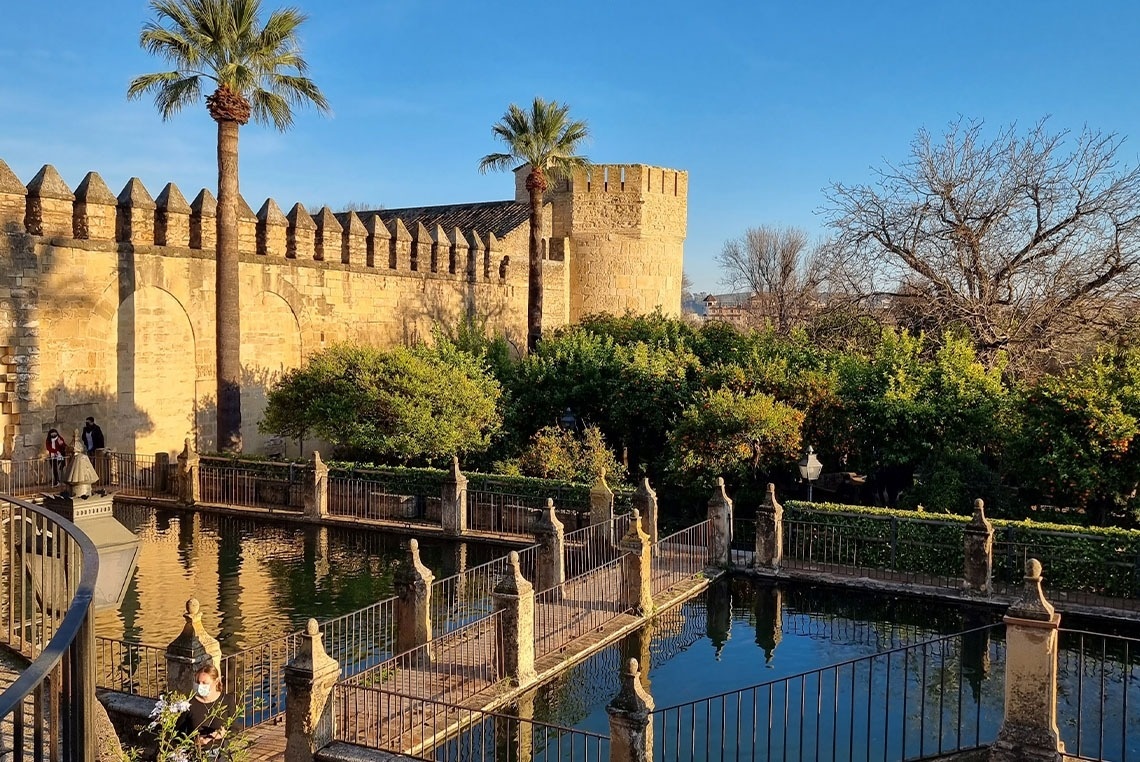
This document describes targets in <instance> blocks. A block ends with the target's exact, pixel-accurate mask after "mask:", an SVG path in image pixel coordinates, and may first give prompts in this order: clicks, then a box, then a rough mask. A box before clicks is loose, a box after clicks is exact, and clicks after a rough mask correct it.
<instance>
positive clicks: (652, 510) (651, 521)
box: [633, 477, 658, 555]
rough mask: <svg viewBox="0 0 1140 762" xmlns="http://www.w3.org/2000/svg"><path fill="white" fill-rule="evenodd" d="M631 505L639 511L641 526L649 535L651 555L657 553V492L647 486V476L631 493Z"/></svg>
mask: <svg viewBox="0 0 1140 762" xmlns="http://www.w3.org/2000/svg"><path fill="white" fill-rule="evenodd" d="M633 507H634V508H636V509H637V510H638V511H639V512H640V513H641V528H642V529H644V530H645V533H646V534H647V535H649V544H650V545H651V546H653V555H657V540H658V537H657V493H656V492H655V491H654V490H653V487H651V486H649V477H644V478H642V480H641V484H639V485H637V492H635V493H633Z"/></svg>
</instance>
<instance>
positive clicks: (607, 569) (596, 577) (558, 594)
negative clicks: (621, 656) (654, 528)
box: [534, 557, 636, 659]
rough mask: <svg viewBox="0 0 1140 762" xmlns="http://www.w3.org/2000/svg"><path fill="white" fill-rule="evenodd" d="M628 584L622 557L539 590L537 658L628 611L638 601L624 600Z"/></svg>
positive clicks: (537, 603) (536, 611)
mask: <svg viewBox="0 0 1140 762" xmlns="http://www.w3.org/2000/svg"><path fill="white" fill-rule="evenodd" d="M624 586H625V577H624V569H623V563H622V559H621V558H620V557H619V558H616V559H614V560H613V561H610V562H609V563H605V564H602V565H601V566H599V567H597V568H596V569H594V570H593V571H591V572H589V573H587V574H584V575H582V576H579V577H576V578H574V579H568V580H567V581H566V582H564V583H563V584H561V585H559V586H558V587H552V588H550V589H549V590H544V591H543V592H541V593H538V594H537V595H536V596H535V597H534V641H535V642H534V656H535V658H536V659H538V658H541V657H543V656H545V655H547V654H550V653H555V652H557V651H561V650H563V649H564V648H566V646H568V645H569V644H570V643H571V642H572V641H574V640H576V639H578V638H581V637H582V636H584V635H588V634H590V633H592V632H596V631H597V630H598V629H599V628H601V627H602V626H603V625H605V624H606V623H608V622H610V621H611V620H613V619H615V618H616V617H618V616H620V615H621V614H624V613H626V612H628V611H629V610H630V609H631V608H632V605H633V603H636V602H635V601H634V602H630V603H625V602H623V601H622V590H623V588H624Z"/></svg>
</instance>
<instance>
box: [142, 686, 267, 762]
mask: <svg viewBox="0 0 1140 762" xmlns="http://www.w3.org/2000/svg"><path fill="white" fill-rule="evenodd" d="M192 700H193V699H191V697H190V696H187V695H185V694H182V693H177V692H172V693H168V694H164V695H163V696H161V697H159V699H158V701H156V702H155V705H154V708H153V709H152V710H151V713H150V719H151V722H150V723H149V724H148V725H147V728H146V732H147V733H148V734H149V735H150V736H151V737H152V738H153V745H154V756H153V757H149V759H154V760H157V762H207V761H209V762H213V760H216V759H225V760H232V761H233V762H244V760H248V759H249V758H250V746H251V744H252V742H251V740H250V739H249V738H248V737H246V736H245V734H244V733H243V732H242V731H241V725H240V723H239V722H238V720H239V715H240V714H241V713H242V708H241V707H238V709H237V712H236V713H233V714H230V713H227V714H226V715H225V716H224V717H222V716H221V715H220V714H218V712H220V711H221V710H222V709H223V708H224V707H225V703H226V702H225V700H224V699H219V700H218V701H217V702H216V704H215V707H214V709H213V710H212V711H211V714H210V715H209V717H210V718H215V717H219V718H221V719H222V729H221V734H220V735H221V739H220V741H216V742H214V743H213V744H210V745H209V746H206V745H204V741H205V740H206V739H203V738H201V737H200V735H199V731H197V730H193V731H191V732H189V733H182V732H180V731H179V730H178V721H179V719H181V717H182V715H183V713H184V712H186V711H189V709H190V702H191V701H192ZM214 744H217V746H216V747H215V745H214ZM141 759H143V753H142V750H141V749H137V748H132V749H129V750H126V751H125V752H124V754H123V762H138V761H139V760H141Z"/></svg>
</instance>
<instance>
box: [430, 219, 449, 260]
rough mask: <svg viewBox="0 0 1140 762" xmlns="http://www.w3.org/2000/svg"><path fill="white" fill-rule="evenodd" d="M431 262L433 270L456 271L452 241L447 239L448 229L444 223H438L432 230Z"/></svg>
mask: <svg viewBox="0 0 1140 762" xmlns="http://www.w3.org/2000/svg"><path fill="white" fill-rule="evenodd" d="M431 264H432V272H454V266H455V263H454V261H452V259H451V242H450V241H448V240H447V231H446V230H444V229H443V225H440V224H438V223H436V226H435V227H434V228H433V229H432V231H431Z"/></svg>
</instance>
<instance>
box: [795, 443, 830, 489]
mask: <svg viewBox="0 0 1140 762" xmlns="http://www.w3.org/2000/svg"><path fill="white" fill-rule="evenodd" d="M796 465H797V466H798V467H799V469H800V477H801V478H803V479H806V480H807V483H808V502H809V503H811V502H814V501H813V500H812V499H811V497H812V496H811V486H812V482H814V481H815V480H816V479H818V478H819V474H820V472H821V471H823V464H822V463H820V462H819V458H817V457H815V450H813V449H812V446H811V445H808V448H807V452H805V453H804V456H803V457H802V458H800V460H799V462H798V463H796Z"/></svg>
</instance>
